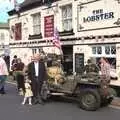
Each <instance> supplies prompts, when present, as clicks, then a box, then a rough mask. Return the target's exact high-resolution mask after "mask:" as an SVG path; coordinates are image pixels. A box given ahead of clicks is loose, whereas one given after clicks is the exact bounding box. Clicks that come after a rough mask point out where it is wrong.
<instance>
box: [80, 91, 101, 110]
mask: <svg viewBox="0 0 120 120" xmlns="http://www.w3.org/2000/svg"><path fill="white" fill-rule="evenodd" d="M100 105H101V97H100V94H99V92H98V91H97V90H94V89H87V90H83V91H82V92H81V93H80V96H79V107H80V108H82V109H84V110H87V111H95V110H97V109H98V108H100Z"/></svg>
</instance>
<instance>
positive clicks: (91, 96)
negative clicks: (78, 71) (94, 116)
mask: <svg viewBox="0 0 120 120" xmlns="http://www.w3.org/2000/svg"><path fill="white" fill-rule="evenodd" d="M63 78H64V82H63V83H60V84H54V83H51V82H50V79H53V78H49V80H48V88H49V98H50V96H62V97H66V98H71V99H74V100H76V101H77V103H78V105H79V107H80V108H82V109H84V110H88V111H95V110H97V109H98V108H100V107H101V106H103V105H109V104H110V103H111V102H112V100H113V97H111V95H110V94H108V95H104V91H102V90H101V84H100V76H99V75H96V74H94V75H90V76H89V75H85V74H83V75H75V74H74V75H72V76H64V77H63Z"/></svg>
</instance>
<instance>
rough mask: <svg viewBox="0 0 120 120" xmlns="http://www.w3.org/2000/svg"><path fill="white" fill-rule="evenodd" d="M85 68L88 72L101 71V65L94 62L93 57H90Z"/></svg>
mask: <svg viewBox="0 0 120 120" xmlns="http://www.w3.org/2000/svg"><path fill="white" fill-rule="evenodd" d="M84 70H85V72H86V74H87V73H90V72H95V73H99V67H98V66H97V65H96V64H95V63H93V62H92V60H91V59H88V61H87V65H86V66H85V69H84Z"/></svg>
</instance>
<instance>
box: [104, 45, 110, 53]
mask: <svg viewBox="0 0 120 120" xmlns="http://www.w3.org/2000/svg"><path fill="white" fill-rule="evenodd" d="M105 54H107V55H109V54H110V46H105Z"/></svg>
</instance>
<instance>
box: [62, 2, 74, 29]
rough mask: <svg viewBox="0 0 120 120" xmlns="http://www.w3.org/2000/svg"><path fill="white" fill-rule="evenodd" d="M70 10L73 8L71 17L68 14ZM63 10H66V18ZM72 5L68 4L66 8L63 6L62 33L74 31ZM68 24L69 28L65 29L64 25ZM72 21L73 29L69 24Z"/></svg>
mask: <svg viewBox="0 0 120 120" xmlns="http://www.w3.org/2000/svg"><path fill="white" fill-rule="evenodd" d="M68 8H71V16H69V15H68V12H69V9H68ZM63 9H66V11H67V12H66V14H67V15H66V18H65V17H63ZM72 9H73V8H72V4H67V5H64V6H61V24H62V31H71V30H72V29H73V25H72V22H73V19H72V16H73V13H72ZM65 21H66V23H67V27H66V28H65V27H64V23H65ZM70 21H71V28H69V22H70Z"/></svg>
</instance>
